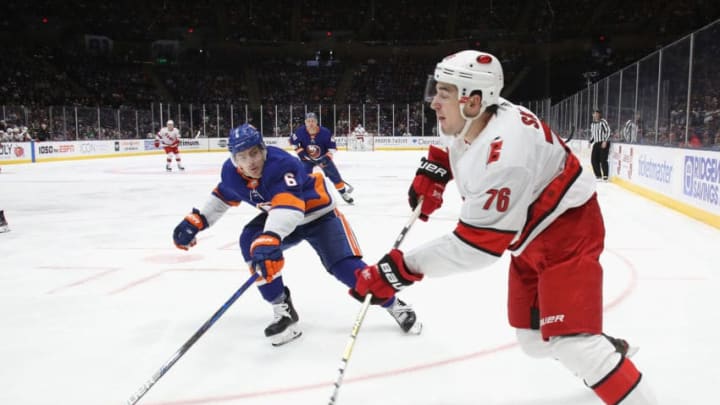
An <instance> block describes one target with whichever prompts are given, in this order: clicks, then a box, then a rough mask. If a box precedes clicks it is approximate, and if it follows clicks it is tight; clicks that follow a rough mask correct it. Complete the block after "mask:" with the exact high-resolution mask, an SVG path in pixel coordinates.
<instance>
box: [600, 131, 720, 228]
mask: <svg viewBox="0 0 720 405" xmlns="http://www.w3.org/2000/svg"><path fill="white" fill-rule="evenodd" d="M609 163H610V175H611V177H612V178H613V181H614V182H616V183H617V184H619V185H621V186H624V187H626V188H629V189H631V190H633V191H636V192H638V193H639V194H642V195H644V196H646V197H648V198H650V199H653V200H655V201H658V202H660V203H661V204H664V205H667V206H670V207H671V208H674V209H676V210H678V211H680V212H683V213H685V214H687V215H690V216H692V217H694V218H696V219H699V220H701V221H703V222H705V223H709V224H711V225H713V226H716V227H718V228H720V151H713V150H697V149H685V148H683V149H680V148H670V147H662V146H651V145H636V144H624V143H616V144H612V146H611V151H610V162H609Z"/></svg>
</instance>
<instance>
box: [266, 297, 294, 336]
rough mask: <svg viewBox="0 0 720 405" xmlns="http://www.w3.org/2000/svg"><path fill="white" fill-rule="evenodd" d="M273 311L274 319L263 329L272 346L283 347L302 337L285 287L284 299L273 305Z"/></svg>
mask: <svg viewBox="0 0 720 405" xmlns="http://www.w3.org/2000/svg"><path fill="white" fill-rule="evenodd" d="M273 311H274V312H275V319H274V320H273V323H271V324H270V325H268V327H267V328H265V336H266V337H268V338H270V343H272V345H273V346H280V345H284V344H285V343H288V342H290V341H292V340H294V339H297V338H299V337H300V335H302V332H301V331H300V328H298V325H297V321H298V320H299V319H300V317H299V316H298V314H297V311H295V307H293V304H292V300H291V299H290V289H288V288H287V287H285V299H284V300H283V301H282V302H280V303H278V304H273Z"/></svg>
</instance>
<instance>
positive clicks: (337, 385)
mask: <svg viewBox="0 0 720 405" xmlns="http://www.w3.org/2000/svg"><path fill="white" fill-rule="evenodd" d="M421 208H422V198H421V199H420V200H418V205H417V207H415V210H414V211H413V213H412V215H410V218H409V219H408V222H407V224H405V227H404V228H403V229H402V231H400V234H399V235H398V237H397V239H396V240H395V243H394V244H393V249H397V248H398V247H400V244H401V243H402V241H403V239H405V235H407V233H408V231H409V230H410V228H411V227H412V225H413V223H415V220H416V219H417V218H418V217H419V216H420V211H421ZM371 300H372V294H369V293H368V295H366V296H365V300H364V301H363V303H362V307H360V313H358V315H357V317H356V318H355V324H354V325H353V328H352V331H351V332H350V340H348V342H347V344H346V345H345V352H343V357H342V361H341V362H340V368H338V372H339V373H338V377H337V379H336V380H335V390H334V391H333V394H332V396H331V397H330V402H329V403H328V405H335V402H336V401H337V397H338V393H340V385H342V381H343V377H344V376H345V369H346V368H347V364H348V361H350V356H351V355H352V351H353V347H355V339H356V338H357V335H358V332H360V326H362V323H363V321H364V320H365V315H366V314H367V311H368V308H369V307H370V301H371Z"/></svg>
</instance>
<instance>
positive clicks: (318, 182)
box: [305, 173, 331, 212]
mask: <svg viewBox="0 0 720 405" xmlns="http://www.w3.org/2000/svg"><path fill="white" fill-rule="evenodd" d="M310 176H311V177H313V181H314V182H315V192H316V193H317V194H318V195H319V197H318V198H312V199H309V200H307V202H306V203H305V204H306V210H307V211H308V212H310V211H312V210H314V209H316V208H322V207H324V206H326V205H328V204H330V201H331V198H330V194H329V193H328V190H327V187H325V178H324V177H323V175H322V174H320V173H313V174H311V175H310Z"/></svg>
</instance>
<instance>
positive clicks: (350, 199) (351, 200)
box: [340, 190, 355, 204]
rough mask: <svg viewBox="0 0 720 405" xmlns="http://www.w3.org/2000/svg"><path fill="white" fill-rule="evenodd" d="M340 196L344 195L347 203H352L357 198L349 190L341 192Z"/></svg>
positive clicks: (343, 197)
mask: <svg viewBox="0 0 720 405" xmlns="http://www.w3.org/2000/svg"><path fill="white" fill-rule="evenodd" d="M340 197H342V199H343V200H345V202H346V203H348V204H352V203H354V202H355V199H353V198H352V196H351V195H350V192H349V191H347V190H346V191H345V192H344V193H340Z"/></svg>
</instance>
